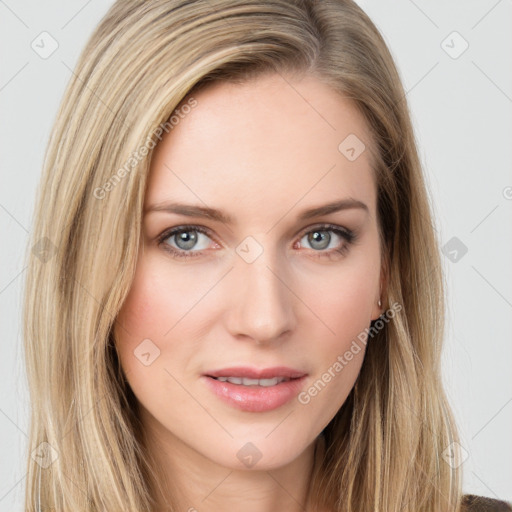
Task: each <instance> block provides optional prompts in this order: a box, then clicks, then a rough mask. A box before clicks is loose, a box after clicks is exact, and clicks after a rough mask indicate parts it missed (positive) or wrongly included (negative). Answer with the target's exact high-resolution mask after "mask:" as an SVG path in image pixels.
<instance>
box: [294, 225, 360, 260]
mask: <svg viewBox="0 0 512 512" xmlns="http://www.w3.org/2000/svg"><path fill="white" fill-rule="evenodd" d="M355 239H356V235H355V233H354V232H352V231H350V230H346V229H343V228H340V227H339V226H333V225H330V224H328V225H323V226H317V227H316V228H315V229H312V230H309V231H308V232H307V233H305V234H304V235H303V236H302V238H301V239H300V245H301V246H307V245H309V247H310V248H311V249H313V251H315V252H318V253H320V254H318V256H332V255H333V253H334V254H345V253H346V252H347V251H348V249H349V247H350V244H352V243H354V241H355Z"/></svg>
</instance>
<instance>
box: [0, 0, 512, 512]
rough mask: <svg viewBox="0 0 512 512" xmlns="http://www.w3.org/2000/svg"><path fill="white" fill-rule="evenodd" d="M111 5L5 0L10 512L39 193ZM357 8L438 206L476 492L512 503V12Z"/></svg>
mask: <svg viewBox="0 0 512 512" xmlns="http://www.w3.org/2000/svg"><path fill="white" fill-rule="evenodd" d="M111 3H112V1H111V0H89V1H83V0H68V1H63V0H60V1H57V0H51V1H48V0H46V1H45V2H36V1H34V0H26V1H24V0H5V1H4V0H0V52H1V66H0V109H1V110H0V111H1V122H0V130H1V132H0V157H1V162H0V165H1V174H0V176H1V179H2V183H1V186H0V225H1V234H2V244H1V247H2V254H1V262H2V264H1V265H0V308H1V309H0V311H1V322H0V329H1V334H0V346H1V357H0V375H1V383H2V384H1V385H2V393H1V396H0V464H1V466H0V511H9V512H15V511H20V510H22V503H23V501H22V498H23V490H24V485H25V475H26V471H25V453H26V451H27V450H28V446H27V431H28V413H29V404H28V394H27V388H26V383H25V380H24V379H25V374H24V369H23V361H22V341H21V324H20V311H21V299H22V296H21V291H22V285H23V283H24V276H25V268H24V267H23V259H22V255H23V252H24V250H25V244H26V241H27V235H28V233H29V231H30V229H31V226H30V219H31V214H32V211H33V204H34V193H35V189H36V185H37V182H38V180H39V177H40V172H41V164H42V159H43V154H44V150H45V147H46V143H47V140H48V136H49V132H50V129H51V125H52V123H53V120H54V117H55V114H56V110H57V107H58V104H59V102H60V98H61V96H62V93H63V91H64V87H65V85H66V83H67V82H68V80H69V78H70V76H71V70H72V69H73V67H74V65H75V63H76V60H77V58H78V55H79V52H80V51H81V48H82V47H83V45H84V43H85V41H86V38H87V37H88V36H89V34H90V33H91V31H92V29H93V27H94V26H95V25H96V24H97V22H98V21H99V20H100V18H101V17H102V15H103V14H104V13H105V12H106V10H107V9H108V7H109V6H110V5H111ZM358 3H359V4H360V5H361V7H363V9H365V10H366V12H367V13H368V14H369V16H370V17H371V18H372V20H373V21H374V22H375V24H376V25H377V26H378V28H379V29H380V30H381V32H382V33H383V36H384V38H385V40H386V42H387V43H388V45H389V47H390V49H391V51H392V53H393V56H394V57H395V59H396V62H397V64H398V67H399V71H400V74H401V76H402V80H403V83H404V86H405V88H406V90H407V98H408V101H409V103H410V107H411V114H412V117H413V122H414V126H415V130H416V136H417V139H418V143H419V149H420V156H421V159H422V162H423V165H424V169H425V173H426V176H427V180H428V183H429V186H430V189H431V191H432V195H433V199H434V209H435V214H436V218H437V225H438V228H439V235H440V239H441V241H442V245H443V247H444V252H445V256H446V257H444V258H443V260H444V261H443V265H444V269H445V273H446V277H447V282H448V297H447V298H448V310H447V314H448V319H447V320H448V323H447V330H446V348H445V351H444V354H443V370H444V378H445V382H446V387H447V391H448V394H449V397H450V401H451V404H452V406H453V409H454V411H455V414H456V417H457V420H458V422H459V426H460V430H461V434H462V445H463V449H464V450H465V451H464V452H463V453H464V454H465V456H466V457H465V459H464V461H463V462H462V461H460V462H462V463H463V468H464V491H465V492H468V493H469V492H470V493H475V494H482V495H486V496H491V497H495V498H498V497H499V498H501V499H507V500H512V436H511V433H512V377H511V373H512V372H511V362H512V343H511V341H512V340H511V338H512V337H511V334H510V332H511V327H512V326H511V318H512V265H511V263H512V228H511V227H512V223H511V219H512V216H511V214H512V171H511V169H512V165H511V160H512V149H511V148H512V121H511V120H512V116H511V112H512V66H511V62H512V59H511V57H512V1H511V0H499V1H496V0H481V1H475V0H458V1H451V2H446V1H444V2H442V1H440V0H437V1H427V0H415V1H412V0H397V1H396V2H395V1H389V0H386V1H383V0H359V2H358ZM45 31H46V32H48V33H49V34H50V35H51V38H53V40H55V41H56V42H57V44H58V48H57V49H56V50H55V51H54V53H52V54H51V55H50V56H46V55H43V56H44V57H47V58H42V57H41V56H40V55H39V54H38V53H37V52H36V51H35V50H34V49H33V48H32V47H31V44H32V42H33V41H35V42H34V43H33V44H34V46H36V45H39V48H38V51H39V52H40V53H42V52H43V51H49V50H50V49H51V44H52V40H51V39H50V38H49V36H45V35H43V36H40V34H41V33H42V32H45ZM454 31H455V32H457V33H458V34H459V35H457V34H453V32H454ZM42 38H46V39H43V42H41V39H42ZM443 41H444V42H443ZM466 42H467V44H468V45H469V46H468V48H467V49H466V50H465V51H464V52H463V53H461V52H462V50H463V49H464V48H465V46H466ZM43 43H44V48H42V47H43ZM36 48H37V46H36ZM466 249H467V252H466V253H464V251H465V250H466Z"/></svg>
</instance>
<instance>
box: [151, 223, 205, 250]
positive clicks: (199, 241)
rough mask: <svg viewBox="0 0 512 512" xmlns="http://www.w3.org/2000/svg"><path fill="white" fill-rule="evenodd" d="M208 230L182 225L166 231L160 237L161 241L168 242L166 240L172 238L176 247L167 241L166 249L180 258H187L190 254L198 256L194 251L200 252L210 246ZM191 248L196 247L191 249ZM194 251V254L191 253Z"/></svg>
mask: <svg viewBox="0 0 512 512" xmlns="http://www.w3.org/2000/svg"><path fill="white" fill-rule="evenodd" d="M208 238H209V237H208V235H207V232H206V230H204V229H202V228H200V227H197V226H182V227H179V228H176V229H172V230H171V231H168V232H166V233H165V234H164V235H163V236H162V238H161V239H160V243H164V242H166V240H169V239H170V240H172V241H173V242H174V247H173V245H172V244H170V243H165V244H164V245H166V246H167V248H166V250H168V251H169V252H171V253H172V254H173V255H174V256H176V257H178V258H181V257H183V258H187V257H190V256H196V254H193V253H194V252H198V251H201V250H204V249H207V248H208V242H207V240H205V239H208ZM191 249H195V250H194V251H191ZM191 252H192V254H190V253H191Z"/></svg>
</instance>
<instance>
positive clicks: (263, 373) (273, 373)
mask: <svg viewBox="0 0 512 512" xmlns="http://www.w3.org/2000/svg"><path fill="white" fill-rule="evenodd" d="M204 375H206V376H207V377H245V378H247V379H273V378H274V377H286V378H289V379H297V378H300V377H304V376H305V375H306V373H305V372H302V371H300V370H295V369H293V368H288V367H287V366H274V367H272V368H251V367H248V366H236V367H231V368H222V369H220V370H212V371H208V372H205V373H204Z"/></svg>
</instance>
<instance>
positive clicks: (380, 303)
mask: <svg viewBox="0 0 512 512" xmlns="http://www.w3.org/2000/svg"><path fill="white" fill-rule="evenodd" d="M377 304H378V305H379V308H380V307H381V306H382V301H381V300H380V299H379V302H377Z"/></svg>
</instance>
